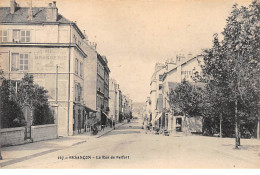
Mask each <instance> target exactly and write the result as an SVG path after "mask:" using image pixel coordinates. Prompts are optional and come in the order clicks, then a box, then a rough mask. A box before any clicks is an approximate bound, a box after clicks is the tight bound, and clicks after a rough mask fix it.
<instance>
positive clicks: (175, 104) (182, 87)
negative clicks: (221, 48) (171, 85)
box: [168, 80, 205, 118]
mask: <svg viewBox="0 0 260 175" xmlns="http://www.w3.org/2000/svg"><path fill="white" fill-rule="evenodd" d="M203 96H204V92H203V89H202V88H201V87H198V86H196V85H191V84H190V83H189V82H187V81H185V80H184V81H183V82H182V83H181V84H179V85H178V86H177V87H176V88H175V89H174V90H171V92H170V94H169V95H168V97H169V105H170V107H171V111H174V113H179V114H180V113H183V114H184V116H185V118H186V117H197V116H203V111H204V109H203V108H204V106H205V105H204V104H203V103H204V97H203Z"/></svg>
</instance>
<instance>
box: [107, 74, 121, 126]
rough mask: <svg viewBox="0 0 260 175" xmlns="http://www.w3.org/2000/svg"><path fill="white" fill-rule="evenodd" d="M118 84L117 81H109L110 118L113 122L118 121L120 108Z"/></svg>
mask: <svg viewBox="0 0 260 175" xmlns="http://www.w3.org/2000/svg"><path fill="white" fill-rule="evenodd" d="M117 86H118V85H117V84H116V81H115V80H114V79H111V78H110V79H109V109H110V112H109V117H110V118H111V119H112V120H113V121H116V122H117V121H118V112H117V110H118V107H117V106H119V104H117V103H118V100H117V99H118V97H117V96H118V88H117Z"/></svg>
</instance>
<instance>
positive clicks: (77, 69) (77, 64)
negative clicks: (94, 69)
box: [75, 58, 79, 74]
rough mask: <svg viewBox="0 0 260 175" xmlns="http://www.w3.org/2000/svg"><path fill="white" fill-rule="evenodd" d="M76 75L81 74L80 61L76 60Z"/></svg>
mask: <svg viewBox="0 0 260 175" xmlns="http://www.w3.org/2000/svg"><path fill="white" fill-rule="evenodd" d="M75 73H76V74H78V73H79V60H78V59H77V58H76V60H75Z"/></svg>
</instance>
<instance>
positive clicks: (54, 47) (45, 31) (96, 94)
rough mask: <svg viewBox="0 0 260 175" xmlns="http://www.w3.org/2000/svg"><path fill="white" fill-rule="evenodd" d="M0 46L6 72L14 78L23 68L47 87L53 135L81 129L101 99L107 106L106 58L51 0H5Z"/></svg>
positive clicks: (0, 18) (18, 77) (0, 13)
mask: <svg viewBox="0 0 260 175" xmlns="http://www.w3.org/2000/svg"><path fill="white" fill-rule="evenodd" d="M0 46H1V49H0V65H1V69H3V71H4V72H5V76H6V78H9V79H12V80H16V81H19V80H21V78H22V77H23V76H24V74H25V73H28V74H31V75H33V77H34V81H35V83H37V84H39V85H40V86H43V87H44V88H45V89H47V90H48V95H49V103H50V105H51V106H53V108H55V111H56V113H55V117H56V118H55V122H56V123H57V124H58V134H59V135H61V136H65V135H73V134H78V133H81V132H84V131H85V127H86V121H87V119H88V118H89V116H90V115H91V116H93V114H95V113H96V112H97V111H98V112H99V113H101V108H102V105H103V109H107V108H106V107H108V94H109V93H108V87H109V85H108V82H109V81H108V79H109V72H110V70H109V68H108V66H107V60H106V58H105V57H102V56H100V55H99V54H98V53H97V51H96V48H95V47H96V44H95V43H90V42H88V40H87V37H86V35H85V34H84V33H83V32H82V31H81V30H80V29H79V28H78V26H77V24H76V23H75V22H72V21H70V20H68V19H66V18H65V17H64V16H62V15H61V14H60V13H58V8H57V6H56V2H55V1H53V2H52V3H49V4H48V6H46V7H20V6H19V5H18V4H17V2H16V1H15V0H10V7H1V8H0ZM92 60H95V61H94V62H92ZM99 65H102V66H101V68H100V67H99ZM98 77H99V78H98ZM94 116H97V115H94ZM100 118H101V117H100Z"/></svg>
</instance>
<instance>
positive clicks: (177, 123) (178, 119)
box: [176, 118, 182, 132]
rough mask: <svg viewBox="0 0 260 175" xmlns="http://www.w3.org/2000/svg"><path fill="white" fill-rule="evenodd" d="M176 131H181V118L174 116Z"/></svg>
mask: <svg viewBox="0 0 260 175" xmlns="http://www.w3.org/2000/svg"><path fill="white" fill-rule="evenodd" d="M176 131H177V132H181V131H182V118H176Z"/></svg>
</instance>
